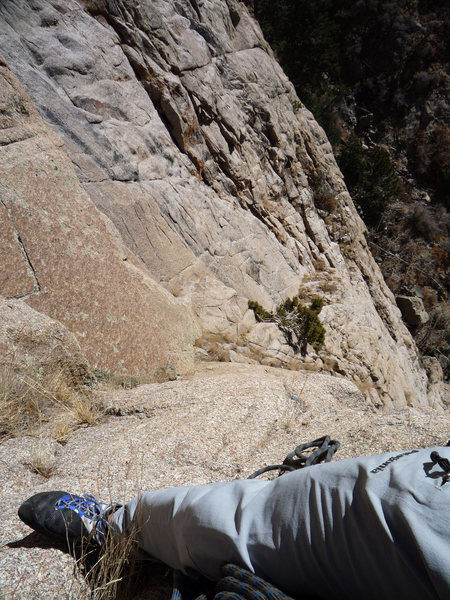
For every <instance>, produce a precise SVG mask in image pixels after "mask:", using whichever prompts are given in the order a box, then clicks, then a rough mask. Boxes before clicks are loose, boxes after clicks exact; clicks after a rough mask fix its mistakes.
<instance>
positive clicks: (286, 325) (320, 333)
mask: <svg viewBox="0 0 450 600" xmlns="http://www.w3.org/2000/svg"><path fill="white" fill-rule="evenodd" d="M322 306H323V299H322V298H314V299H313V300H312V302H311V304H310V306H305V305H304V304H301V303H300V300H299V299H298V297H297V296H294V297H293V298H288V299H287V300H285V301H284V302H283V303H282V304H280V305H279V306H278V307H277V309H276V310H275V312H274V313H272V312H269V311H267V310H265V309H264V308H263V307H262V306H261V305H260V304H258V302H255V301H254V300H250V301H249V303H248V307H249V308H251V309H252V310H253V312H254V313H255V317H256V319H257V321H261V322H266V323H276V324H277V325H278V327H279V329H280V330H281V331H282V332H283V334H284V336H285V338H286V340H287V342H288V344H289V345H290V346H291V347H292V348H293V349H294V350H295V351H296V352H301V354H303V355H304V354H306V347H307V344H311V345H312V346H313V347H314V349H315V350H316V351H319V350H320V349H321V348H322V346H323V342H324V340H325V328H324V326H323V325H322V323H321V322H320V319H319V313H320V311H321V310H322Z"/></svg>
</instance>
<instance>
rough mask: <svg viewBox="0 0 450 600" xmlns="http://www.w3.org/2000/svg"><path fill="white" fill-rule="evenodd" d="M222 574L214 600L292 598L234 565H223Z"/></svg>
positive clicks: (278, 599)
mask: <svg viewBox="0 0 450 600" xmlns="http://www.w3.org/2000/svg"><path fill="white" fill-rule="evenodd" d="M222 575H223V577H222V579H220V580H219V582H218V583H217V586H216V595H215V596H214V600H292V599H291V598H290V597H289V596H286V594H284V593H283V592H282V591H281V590H279V589H278V588H276V587H275V586H274V585H272V584H271V583H269V582H268V581H265V580H264V579H261V577H258V576H257V575H254V574H253V573H251V572H250V571H248V570H247V569H243V568H241V567H238V566H236V565H232V564H230V563H229V564H227V565H224V566H223V567H222Z"/></svg>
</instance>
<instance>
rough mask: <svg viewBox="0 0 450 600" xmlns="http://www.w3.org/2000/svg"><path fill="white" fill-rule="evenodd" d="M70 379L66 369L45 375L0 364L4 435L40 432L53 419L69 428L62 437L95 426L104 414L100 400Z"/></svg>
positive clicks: (0, 410)
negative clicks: (0, 365) (72, 383)
mask: <svg viewBox="0 0 450 600" xmlns="http://www.w3.org/2000/svg"><path fill="white" fill-rule="evenodd" d="M68 381H69V380H68V378H67V375H66V373H65V372H64V370H62V369H61V370H58V371H56V372H53V373H49V374H44V375H43V374H41V373H40V372H39V370H36V369H32V368H30V369H29V371H27V372H25V373H24V372H19V371H17V370H16V369H15V368H14V365H11V366H2V367H0V438H2V437H9V436H15V435H20V434H28V435H37V434H40V433H41V431H42V426H43V425H44V424H45V423H46V422H48V421H50V420H51V421H52V422H55V421H56V422H57V423H58V427H59V428H60V429H61V427H62V428H65V433H63V434H62V435H61V433H60V434H59V437H66V436H67V435H68V433H69V429H70V430H71V429H75V428H76V427H77V426H79V425H94V424H95V423H96V422H97V421H98V419H99V417H100V414H101V410H100V404H99V402H98V400H97V399H96V398H95V397H94V395H93V394H92V393H91V392H86V391H84V390H82V389H75V388H73V387H72V386H71V385H69V383H68ZM61 431H62V430H61Z"/></svg>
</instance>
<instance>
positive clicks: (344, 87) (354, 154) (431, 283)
mask: <svg viewBox="0 0 450 600" xmlns="http://www.w3.org/2000/svg"><path fill="white" fill-rule="evenodd" d="M253 4H254V12H255V16H256V17H257V19H258V20H259V23H260V25H261V27H262V29H263V31H264V34H265V36H266V38H267V39H268V41H269V42H270V44H271V45H272V48H273V49H274V51H275V53H276V56H277V58H278V60H279V61H280V63H281V65H282V66H283V68H284V69H285V71H286V72H287V74H288V76H289V77H290V79H291V80H292V82H293V83H294V85H295V87H296V89H297V92H298V94H299V96H300V98H301V99H302V101H303V102H304V103H305V105H306V106H307V108H309V109H310V110H312V111H313V113H314V115H315V117H316V118H317V119H318V121H319V122H320V124H321V125H322V126H323V127H324V129H325V130H326V132H327V135H328V137H329V139H330V141H331V143H332V144H333V147H334V150H335V153H336V156H337V159H338V163H339V166H340V167H341V170H342V172H343V174H344V176H345V180H346V183H347V186H348V188H349V191H350V193H351V194H352V197H353V199H354V201H355V203H356V205H357V207H358V210H359V212H360V214H361V216H362V217H363V219H364V221H365V223H366V225H367V227H368V229H369V241H370V242H371V249H372V252H373V254H374V256H375V258H376V260H377V262H378V263H379V265H380V267H381V269H382V271H383V274H384V276H385V278H386V281H387V283H388V285H389V287H390V288H391V290H392V291H393V292H394V294H396V295H406V296H415V295H418V296H419V298H421V299H422V300H423V302H424V306H425V309H426V310H427V311H428V313H429V316H430V318H429V320H428V322H427V323H424V324H423V325H420V326H412V325H411V324H409V326H410V329H411V330H412V332H413V334H414V335H415V339H416V342H417V343H418V346H419V348H420V350H421V351H422V353H424V354H431V355H434V356H436V357H437V358H438V359H439V360H440V362H441V365H442V367H443V368H444V370H445V371H446V375H447V377H448V375H449V361H448V358H447V357H448V355H449V350H450V315H449V309H448V285H449V279H448V278H449V275H448V273H449V272H450V270H449V263H450V259H449V257H450V252H449V251H450V247H449V238H448V233H449V226H450V219H449V216H448V208H449V194H450V133H449V125H448V123H449V105H448V98H449V74H448V63H449V44H448V40H449V39H450V35H449V18H448V17H449V12H450V10H449V6H448V3H446V2H445V1H443V0H436V1H433V2H430V1H426V0H425V1H422V0H400V1H399V2H389V1H382V0H361V1H359V2H351V1H350V0H280V1H279V2H277V3H275V4H274V3H273V2H271V1H270V0H255V2H254V3H253Z"/></svg>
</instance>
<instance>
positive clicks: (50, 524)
mask: <svg viewBox="0 0 450 600" xmlns="http://www.w3.org/2000/svg"><path fill="white" fill-rule="evenodd" d="M118 506H119V505H111V504H102V503H101V502H99V501H98V500H97V499H96V498H94V496H90V495H89V494H84V495H83V496H76V495H74V494H69V493H67V492H62V491H56V492H41V493H39V494H35V495H34V496H32V497H31V498H29V499H28V500H26V501H25V502H24V503H23V504H22V505H21V506H20V508H19V511H18V515H19V518H20V519H21V520H22V521H23V522H24V523H26V525H28V526H29V527H31V529H34V530H35V531H38V532H39V533H43V534H44V535H46V536H48V537H51V538H54V539H56V540H58V541H60V542H62V543H67V544H68V545H74V544H75V545H78V544H84V543H89V542H94V543H97V544H99V545H100V544H101V543H102V541H103V539H104V538H105V535H106V533H107V530H108V521H107V516H108V515H109V514H110V513H111V511H114V510H115V509H116V508H118Z"/></svg>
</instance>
